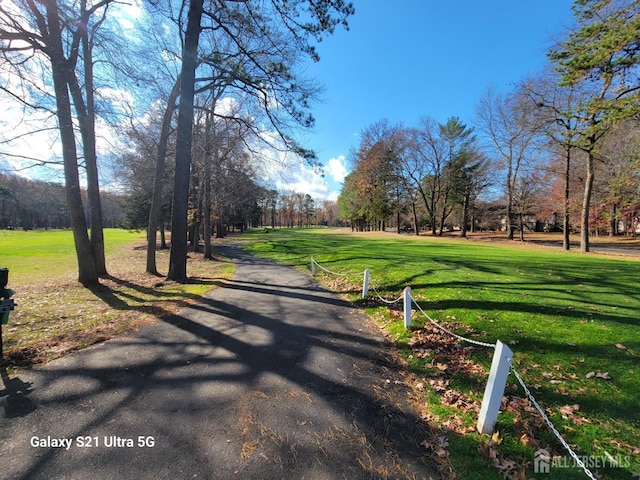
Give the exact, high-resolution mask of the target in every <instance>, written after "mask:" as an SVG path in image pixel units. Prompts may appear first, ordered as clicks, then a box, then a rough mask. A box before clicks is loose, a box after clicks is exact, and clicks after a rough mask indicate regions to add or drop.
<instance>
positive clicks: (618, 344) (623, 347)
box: [616, 343, 627, 350]
mask: <svg viewBox="0 0 640 480" xmlns="http://www.w3.org/2000/svg"><path fill="white" fill-rule="evenodd" d="M616 347H618V348H619V349H620V350H626V349H627V347H625V346H624V345H623V344H621V343H616Z"/></svg>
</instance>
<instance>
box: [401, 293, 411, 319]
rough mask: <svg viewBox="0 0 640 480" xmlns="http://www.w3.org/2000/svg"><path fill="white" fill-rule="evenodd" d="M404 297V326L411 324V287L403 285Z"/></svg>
mask: <svg viewBox="0 0 640 480" xmlns="http://www.w3.org/2000/svg"><path fill="white" fill-rule="evenodd" d="M402 296H403V298H404V328H409V327H410V326H411V287H404V291H403V292H402Z"/></svg>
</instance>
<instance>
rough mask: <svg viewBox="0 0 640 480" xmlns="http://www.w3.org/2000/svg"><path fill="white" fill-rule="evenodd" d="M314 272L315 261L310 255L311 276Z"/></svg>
mask: <svg viewBox="0 0 640 480" xmlns="http://www.w3.org/2000/svg"><path fill="white" fill-rule="evenodd" d="M315 274H316V262H315V261H314V260H313V257H311V276H312V277H313V276H314V275H315Z"/></svg>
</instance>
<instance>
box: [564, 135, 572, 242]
mask: <svg viewBox="0 0 640 480" xmlns="http://www.w3.org/2000/svg"><path fill="white" fill-rule="evenodd" d="M571 148H572V147H571V145H570V144H569V143H568V142H567V158H566V160H567V161H566V163H565V166H564V167H565V170H564V212H563V219H562V228H563V235H562V248H564V249H565V250H567V251H569V249H570V248H571V243H570V241H569V235H570V234H571V231H570V230H571V225H570V223H569V192H570V182H569V176H570V175H571Z"/></svg>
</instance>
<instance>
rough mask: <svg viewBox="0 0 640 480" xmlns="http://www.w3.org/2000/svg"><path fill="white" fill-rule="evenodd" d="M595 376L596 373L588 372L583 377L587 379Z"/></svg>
mask: <svg viewBox="0 0 640 480" xmlns="http://www.w3.org/2000/svg"><path fill="white" fill-rule="evenodd" d="M595 376H596V372H589V373H587V374H586V375H585V377H587V378H593V377H595Z"/></svg>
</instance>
